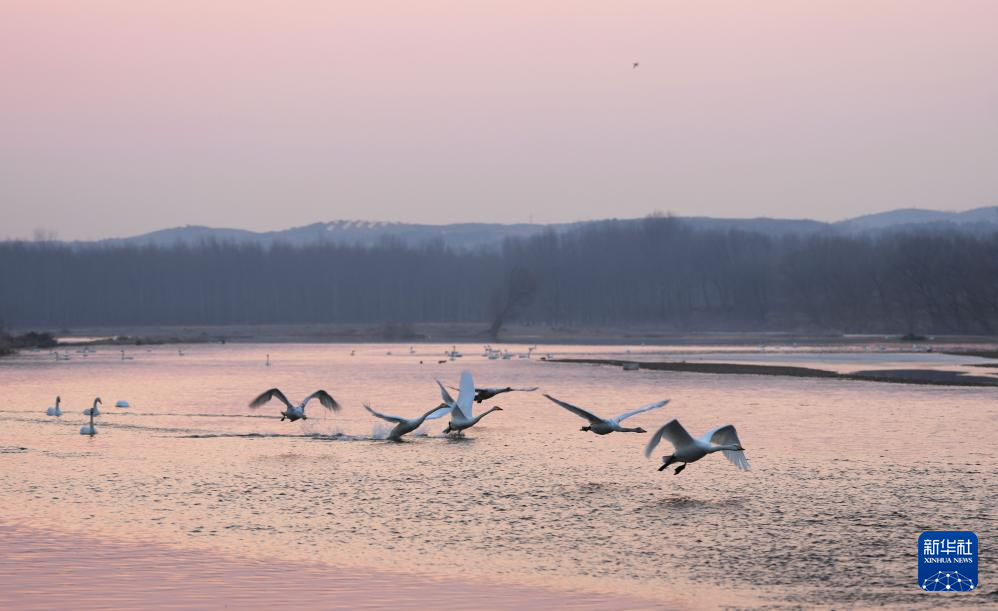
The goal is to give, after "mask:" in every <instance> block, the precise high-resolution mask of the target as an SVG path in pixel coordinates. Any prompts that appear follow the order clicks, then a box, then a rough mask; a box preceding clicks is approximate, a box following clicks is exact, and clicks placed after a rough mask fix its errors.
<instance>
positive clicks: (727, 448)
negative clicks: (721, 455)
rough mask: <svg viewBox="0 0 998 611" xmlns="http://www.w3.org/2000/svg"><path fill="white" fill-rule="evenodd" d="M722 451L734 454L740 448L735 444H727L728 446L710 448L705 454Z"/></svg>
mask: <svg viewBox="0 0 998 611" xmlns="http://www.w3.org/2000/svg"><path fill="white" fill-rule="evenodd" d="M724 450H729V451H733V452H734V451H738V450H741V447H739V446H738V444H737V443H729V444H727V445H723V446H711V448H710V449H709V450H707V453H708V454H712V453H714V452H722V451H724Z"/></svg>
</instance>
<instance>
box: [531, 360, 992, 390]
mask: <svg viewBox="0 0 998 611" xmlns="http://www.w3.org/2000/svg"><path fill="white" fill-rule="evenodd" d="M547 361H548V362H551V363H587V364H592V365H611V366H615V367H624V366H625V365H627V366H630V367H635V366H636V367H637V368H638V369H648V370H653V371H683V372H687V373H713V374H737V375H764V376H791V377H798V378H824V379H828V378H837V379H842V380H863V381H867V382H891V383H895V384H936V385H942V386H998V378H989V377H985V376H973V375H967V374H965V373H963V372H960V371H940V370H936V369H876V370H868V371H857V372H853V373H839V372H835V371H828V370H826V369H815V368H812V367H791V366H786V365H758V364H748V363H701V362H695V363H692V362H686V361H658V362H641V361H628V360H618V359H579V358H560V359H557V358H556V359H547Z"/></svg>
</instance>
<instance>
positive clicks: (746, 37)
mask: <svg viewBox="0 0 998 611" xmlns="http://www.w3.org/2000/svg"><path fill="white" fill-rule="evenodd" d="M634 61H639V62H640V63H641V65H640V67H639V68H638V69H637V70H634V69H632V68H631V64H632V62H634ZM0 79H2V82H3V83H4V84H5V85H4V88H3V90H2V93H0V100H2V110H3V112H2V113H0V201H2V202H3V203H2V206H3V212H4V214H3V217H4V226H3V229H2V230H0V238H3V237H26V236H29V235H30V234H31V232H32V230H33V229H35V228H47V229H51V230H55V231H57V232H58V233H59V235H60V236H61V237H63V238H87V237H91V238H93V237H105V236H110V235H125V234H133V233H139V232H143V231H148V230H152V229H157V228H162V227H166V226H172V225H182V224H207V225H215V226H233V227H244V228H249V229H274V228H283V227H287V226H292V225H300V224H305V223H310V222H315V221H320V220H331V219H338V218H363V219H370V220H401V221H415V222H433V223H444V222H462V221H502V222H523V221H527V220H529V219H531V218H533V220H535V221H564V220H578V219H584V218H599V217H609V216H640V215H643V214H645V213H648V212H650V211H653V210H662V211H671V212H674V213H676V214H683V215H689V214H704V215H711V216H738V217H746V216H759V215H768V216H786V217H813V218H820V219H826V220H835V219H840V218H844V217H847V216H852V215H856V214H862V213H867V212H873V211H879V210H886V209H890V208H897V207H908V206H917V207H931V208H938V209H949V210H958V209H966V208H973V207H977V206H984V205H996V204H998V197H996V194H998V171H996V168H998V111H996V109H998V2H993V1H990V0H989V1H964V0H954V1H946V2H942V1H940V2H908V1H900V0H898V1H876V0H866V1H843V0H839V1H835V2H827V1H803V0H801V1H796V2H790V1H767V0H760V1H759V2H748V1H742V2H705V1H692V0H691V1H686V2H667V1H657V2H590V1H576V2H536V1H531V2H518V1H515V0H507V1H505V2H469V1H464V2H417V1H407V2H402V1H398V2H388V1H384V2H377V1H370V0H368V1H363V2H332V1H328V0H327V1H318V0H316V1H303V0H288V1H281V2H277V1H257V2H245V1H239V2H237V1H209V0H203V1H199V2H189V1H183V0H171V1H160V0H143V1H142V2H135V1H134V0H117V1H104V2H98V1H88V0H76V1H69V0H66V1H62V2H55V1H47V0H5V2H3V4H2V5H0Z"/></svg>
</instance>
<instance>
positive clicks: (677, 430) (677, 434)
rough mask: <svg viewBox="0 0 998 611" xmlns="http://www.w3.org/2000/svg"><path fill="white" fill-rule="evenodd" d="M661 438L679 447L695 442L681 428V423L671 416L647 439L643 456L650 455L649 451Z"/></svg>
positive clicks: (651, 450) (652, 449)
mask: <svg viewBox="0 0 998 611" xmlns="http://www.w3.org/2000/svg"><path fill="white" fill-rule="evenodd" d="M663 439H665V440H666V441H668V442H669V443H671V444H672V445H673V447H675V448H681V447H685V446H688V445H692V444H693V443H695V442H694V440H693V438H692V437H690V434H689V433H687V432H686V429H684V428H683V425H681V424H679V421H678V420H676V419H675V418H673V419H672V420H670V421H668V422H666V423H665V424H663V425H662V427H661V428H660V429H658V430H657V431H655V434H654V435H652V436H651V439H649V440H648V445H646V446H645V458H648V457H649V456H651V453H652V452H653V451H654V450H655V446H657V445H658V443H659V442H660V441H662V440H663Z"/></svg>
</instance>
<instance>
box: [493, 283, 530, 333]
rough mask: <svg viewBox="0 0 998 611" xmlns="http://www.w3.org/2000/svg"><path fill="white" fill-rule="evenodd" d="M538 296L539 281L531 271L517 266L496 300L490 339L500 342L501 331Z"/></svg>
mask: <svg viewBox="0 0 998 611" xmlns="http://www.w3.org/2000/svg"><path fill="white" fill-rule="evenodd" d="M536 294H537V279H536V278H534V275H533V274H532V273H530V270H528V269H527V268H525V267H523V266H522V265H517V266H516V267H514V268H513V269H511V270H510V271H509V273H508V274H507V275H506V285H505V287H504V288H503V290H502V292H501V293H499V295H498V299H497V300H496V313H495V317H494V318H493V319H492V324H491V325H490V326H489V339H490V340H491V341H494V342H495V341H499V331H500V330H502V326H503V325H504V324H505V323H506V321H507V320H509V319H510V318H512V317H513V316H515V315H516V313H517V311H518V310H520V309H522V308H525V307H527V306H528V305H530V303H531V302H532V301H533V300H534V296H535V295H536Z"/></svg>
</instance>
